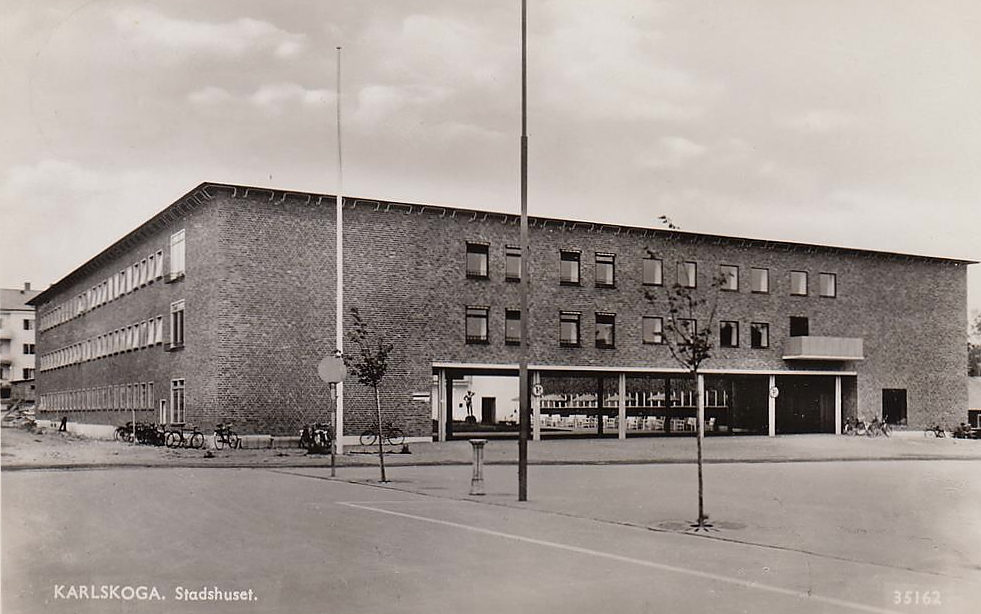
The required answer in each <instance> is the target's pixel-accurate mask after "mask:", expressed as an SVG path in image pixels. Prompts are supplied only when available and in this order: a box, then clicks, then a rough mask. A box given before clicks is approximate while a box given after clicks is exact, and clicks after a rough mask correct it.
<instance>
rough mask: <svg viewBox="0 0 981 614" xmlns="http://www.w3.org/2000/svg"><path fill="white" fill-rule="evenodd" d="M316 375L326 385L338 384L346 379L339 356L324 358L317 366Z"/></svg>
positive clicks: (344, 368) (345, 371) (342, 362)
mask: <svg viewBox="0 0 981 614" xmlns="http://www.w3.org/2000/svg"><path fill="white" fill-rule="evenodd" d="M317 375H319V376H320V379H322V380H324V382H326V383H328V384H339V383H341V382H343V381H344V378H346V377H347V367H346V366H344V359H343V358H341V357H340V356H334V355H333V354H331V355H330V356H325V357H324V359H323V360H321V361H320V364H319V365H317Z"/></svg>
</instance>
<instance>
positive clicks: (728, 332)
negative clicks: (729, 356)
mask: <svg viewBox="0 0 981 614" xmlns="http://www.w3.org/2000/svg"><path fill="white" fill-rule="evenodd" d="M719 347H724V348H737V347H739V322H732V321H727V320H723V321H722V322H719Z"/></svg>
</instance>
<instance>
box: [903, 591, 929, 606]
mask: <svg viewBox="0 0 981 614" xmlns="http://www.w3.org/2000/svg"><path fill="white" fill-rule="evenodd" d="M892 602H893V603H894V604H896V605H940V603H941V599H940V591H893V592H892Z"/></svg>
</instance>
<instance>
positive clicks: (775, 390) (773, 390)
mask: <svg viewBox="0 0 981 614" xmlns="http://www.w3.org/2000/svg"><path fill="white" fill-rule="evenodd" d="M778 396H780V389H779V388H777V387H776V386H774V387H773V388H770V398H771V399H775V398H777V397H778Z"/></svg>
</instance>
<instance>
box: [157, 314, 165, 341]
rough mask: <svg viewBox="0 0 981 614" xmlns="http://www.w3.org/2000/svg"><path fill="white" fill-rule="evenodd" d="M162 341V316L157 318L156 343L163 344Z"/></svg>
mask: <svg viewBox="0 0 981 614" xmlns="http://www.w3.org/2000/svg"><path fill="white" fill-rule="evenodd" d="M163 340H164V329H163V316H157V343H163Z"/></svg>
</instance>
